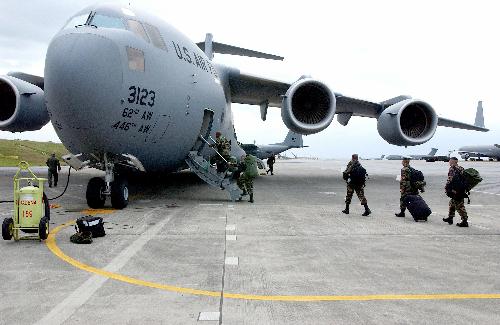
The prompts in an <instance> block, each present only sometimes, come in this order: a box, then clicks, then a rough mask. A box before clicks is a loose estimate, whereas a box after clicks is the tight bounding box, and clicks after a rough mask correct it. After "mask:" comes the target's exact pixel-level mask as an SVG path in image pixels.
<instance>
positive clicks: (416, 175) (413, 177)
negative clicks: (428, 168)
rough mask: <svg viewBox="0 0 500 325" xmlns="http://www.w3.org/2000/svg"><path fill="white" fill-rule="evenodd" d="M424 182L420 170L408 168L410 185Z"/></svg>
mask: <svg viewBox="0 0 500 325" xmlns="http://www.w3.org/2000/svg"><path fill="white" fill-rule="evenodd" d="M424 180H425V178H424V174H423V173H422V172H421V171H420V170H418V169H415V168H413V167H410V183H412V184H413V183H416V182H423V181H424Z"/></svg>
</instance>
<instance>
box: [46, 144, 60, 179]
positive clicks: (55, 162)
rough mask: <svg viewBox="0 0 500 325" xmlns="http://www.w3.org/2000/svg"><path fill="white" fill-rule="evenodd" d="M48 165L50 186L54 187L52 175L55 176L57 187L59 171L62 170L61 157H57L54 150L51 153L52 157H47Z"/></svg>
mask: <svg viewBox="0 0 500 325" xmlns="http://www.w3.org/2000/svg"><path fill="white" fill-rule="evenodd" d="M46 164H47V167H49V171H48V178H49V187H52V177H53V178H54V187H57V181H58V179H59V174H58V172H59V171H60V170H61V164H60V163H59V159H57V158H56V153H55V152H53V153H52V154H51V155H50V158H49V159H47V162H46Z"/></svg>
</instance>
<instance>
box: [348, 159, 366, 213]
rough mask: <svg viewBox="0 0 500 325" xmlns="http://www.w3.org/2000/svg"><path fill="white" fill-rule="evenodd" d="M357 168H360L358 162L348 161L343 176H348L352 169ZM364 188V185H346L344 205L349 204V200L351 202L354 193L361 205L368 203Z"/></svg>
mask: <svg viewBox="0 0 500 325" xmlns="http://www.w3.org/2000/svg"><path fill="white" fill-rule="evenodd" d="M357 166H361V164H360V163H359V161H357V160H351V161H349V163H348V164H347V167H346V169H345V171H344V175H349V174H350V173H351V171H352V170H353V169H354V167H357ZM364 188H365V185H364V184H363V185H361V186H354V185H351V184H350V183H347V195H346V197H345V204H346V205H349V204H351V200H352V196H353V194H354V192H356V195H357V196H358V198H359V201H361V205H365V204H367V203H368V202H367V201H366V197H365V190H364Z"/></svg>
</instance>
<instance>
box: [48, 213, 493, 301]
mask: <svg viewBox="0 0 500 325" xmlns="http://www.w3.org/2000/svg"><path fill="white" fill-rule="evenodd" d="M72 224H74V222H69V223H66V224H62V225H60V226H57V227H56V228H55V229H53V230H52V231H51V233H50V234H49V237H48V238H47V240H46V241H45V244H46V245H47V247H48V248H49V249H50V251H51V252H52V253H54V254H55V255H56V256H57V257H59V258H60V259H61V260H63V261H65V262H66V263H69V264H71V265H73V266H74V267H76V268H79V269H81V270H84V271H86V272H90V273H94V274H97V275H101V276H103V277H107V278H110V279H114V280H118V281H122V282H126V283H130V284H134V285H138V286H143V287H150V288H155V289H160V290H165V291H170V292H178V293H188V294H193V295H200V296H211V297H220V296H221V292H220V291H207V290H197V289H191V288H183V287H176V286H172V285H167V284H161V283H156V282H150V281H144V280H140V279H136V278H132V277H129V276H126V275H122V274H118V273H113V272H108V271H105V270H102V269H98V268H95V267H93V266H90V265H87V264H84V263H82V262H80V261H77V260H75V259H74V258H72V257H70V256H68V255H66V254H64V252H63V251H62V250H61V249H60V248H59V247H58V246H57V241H56V235H57V233H58V232H59V231H61V230H62V229H64V228H65V227H68V226H70V225H72ZM224 298H232V299H242V300H263V301H302V302H306V301H367V300H458V299H500V294H494V293H493V294H406V295H390V294H387V295H359V296H354V295H353V296H266V295H252V294H239V293H224Z"/></svg>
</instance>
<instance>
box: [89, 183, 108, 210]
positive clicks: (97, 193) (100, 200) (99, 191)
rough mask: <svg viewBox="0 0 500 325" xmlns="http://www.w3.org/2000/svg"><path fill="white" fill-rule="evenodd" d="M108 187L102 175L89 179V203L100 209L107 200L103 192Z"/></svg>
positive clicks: (92, 206)
mask: <svg viewBox="0 0 500 325" xmlns="http://www.w3.org/2000/svg"><path fill="white" fill-rule="evenodd" d="M105 189H106V184H105V183H104V180H103V179H102V178H100V177H93V178H91V179H90V180H89V183H88V184H87V194H86V197H87V204H88V206H89V207H91V208H92V209H100V208H102V207H103V206H104V202H106V196H104V194H103V192H104V191H105Z"/></svg>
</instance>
